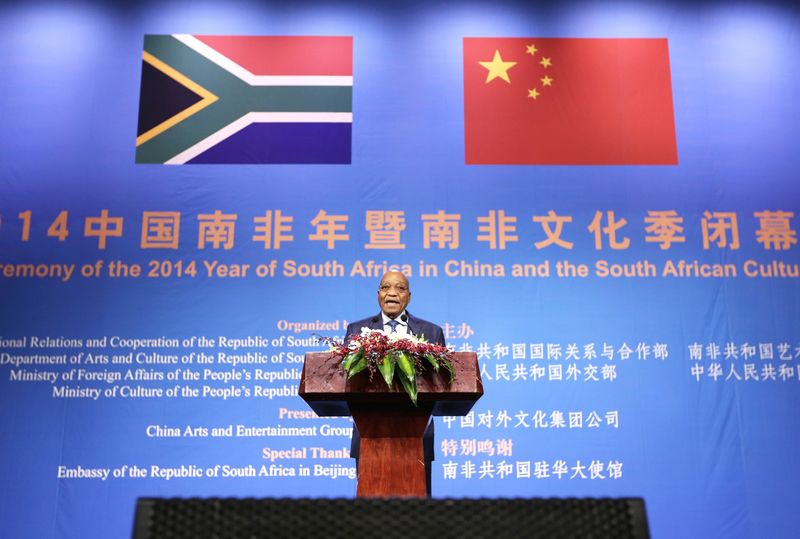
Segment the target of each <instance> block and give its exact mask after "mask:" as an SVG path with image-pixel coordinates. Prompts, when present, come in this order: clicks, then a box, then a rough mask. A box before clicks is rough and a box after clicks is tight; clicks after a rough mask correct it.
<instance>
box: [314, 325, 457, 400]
mask: <svg viewBox="0 0 800 539" xmlns="http://www.w3.org/2000/svg"><path fill="white" fill-rule="evenodd" d="M329 344H331V352H333V354H334V355H336V356H338V357H340V358H342V368H343V369H344V371H345V372H346V373H347V377H348V378H352V377H353V376H355V375H356V374H358V373H360V372H361V371H363V370H367V371H368V372H369V379H370V381H372V379H373V377H374V375H375V372H376V371H377V372H380V373H381V376H382V377H383V379H384V381H385V382H386V385H387V386H389V388H390V389H391V388H393V387H394V381H395V380H397V381H399V382H400V384H401V385H402V386H403V389H405V391H406V393H407V394H408V396H409V397H410V398H411V402H413V403H414V406H416V405H417V374H419V373H421V372H422V371H423V369H424V368H431V369H433V371H434V372H439V369H440V368H444V369H445V370H447V371H448V373H449V374H450V380H449V383H452V381H453V380H454V379H455V370H454V368H453V363H452V362H451V358H452V352H451V351H450V350H448V349H447V348H446V347H444V346H441V345H438V344H431V343H429V342H427V341H425V339H424V338H419V337H415V336H413V335H401V334H399V333H387V332H385V331H383V330H380V329H369V328H361V334H360V335H353V336H352V337H350V340H349V341H348V342H345V343H340V342H337V341H335V340H333V339H331V340H330V341H329Z"/></svg>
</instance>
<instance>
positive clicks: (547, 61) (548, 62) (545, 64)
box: [539, 57, 553, 67]
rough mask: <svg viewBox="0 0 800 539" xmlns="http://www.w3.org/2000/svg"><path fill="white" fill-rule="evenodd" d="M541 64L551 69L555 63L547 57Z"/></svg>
mask: <svg viewBox="0 0 800 539" xmlns="http://www.w3.org/2000/svg"><path fill="white" fill-rule="evenodd" d="M539 63H540V64H542V67H550V66H551V65H553V63H552V62H551V61H550V58H547V57H544V58H542V61H541V62H539Z"/></svg>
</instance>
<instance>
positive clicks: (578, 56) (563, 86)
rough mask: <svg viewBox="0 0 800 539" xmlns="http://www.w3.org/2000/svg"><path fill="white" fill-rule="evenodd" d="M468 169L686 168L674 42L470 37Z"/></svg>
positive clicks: (466, 89) (466, 61)
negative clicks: (676, 107) (675, 104)
mask: <svg viewBox="0 0 800 539" xmlns="http://www.w3.org/2000/svg"><path fill="white" fill-rule="evenodd" d="M464 137H465V150H466V162H467V163H468V164H514V165H534V164H536V165H674V164H677V163H678V153H677V148H676V143H675V120H674V117H673V112H672V83H671V80H670V71H669V49H668V46H667V40H666V39H573V38H558V39H555V38H473V37H468V38H464Z"/></svg>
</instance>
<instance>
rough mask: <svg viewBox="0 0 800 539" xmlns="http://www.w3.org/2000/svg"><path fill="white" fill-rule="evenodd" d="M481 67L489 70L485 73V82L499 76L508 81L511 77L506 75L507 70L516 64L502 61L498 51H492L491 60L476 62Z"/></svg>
mask: <svg viewBox="0 0 800 539" xmlns="http://www.w3.org/2000/svg"><path fill="white" fill-rule="evenodd" d="M478 63H479V64H481V65H482V66H483V67H485V68H486V69H488V70H489V73H487V74H486V83H487V84H488V83H490V82H492V81H493V80H494V79H496V78H498V77H499V78H501V79H503V80H504V81H506V82H508V83H510V82H511V79H510V78H509V77H508V70H509V69H511V68H512V67H514V66H515V65H517V62H504V61H503V59H502V58H501V57H500V51H499V50H496V51H494V58H492V61H491V62H478Z"/></svg>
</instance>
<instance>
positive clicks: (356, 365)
mask: <svg viewBox="0 0 800 539" xmlns="http://www.w3.org/2000/svg"><path fill="white" fill-rule="evenodd" d="M367 363H369V362H368V361H367V356H365V355H364V354H363V353H361V354H358V356H356V359H355V361H353V362H352V363H351V364H350V370H349V371H348V373H347V377H348V378H352V377H353V376H355V375H356V374H358V373H360V372H361V371H363V370H364V369H366V368H367Z"/></svg>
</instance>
